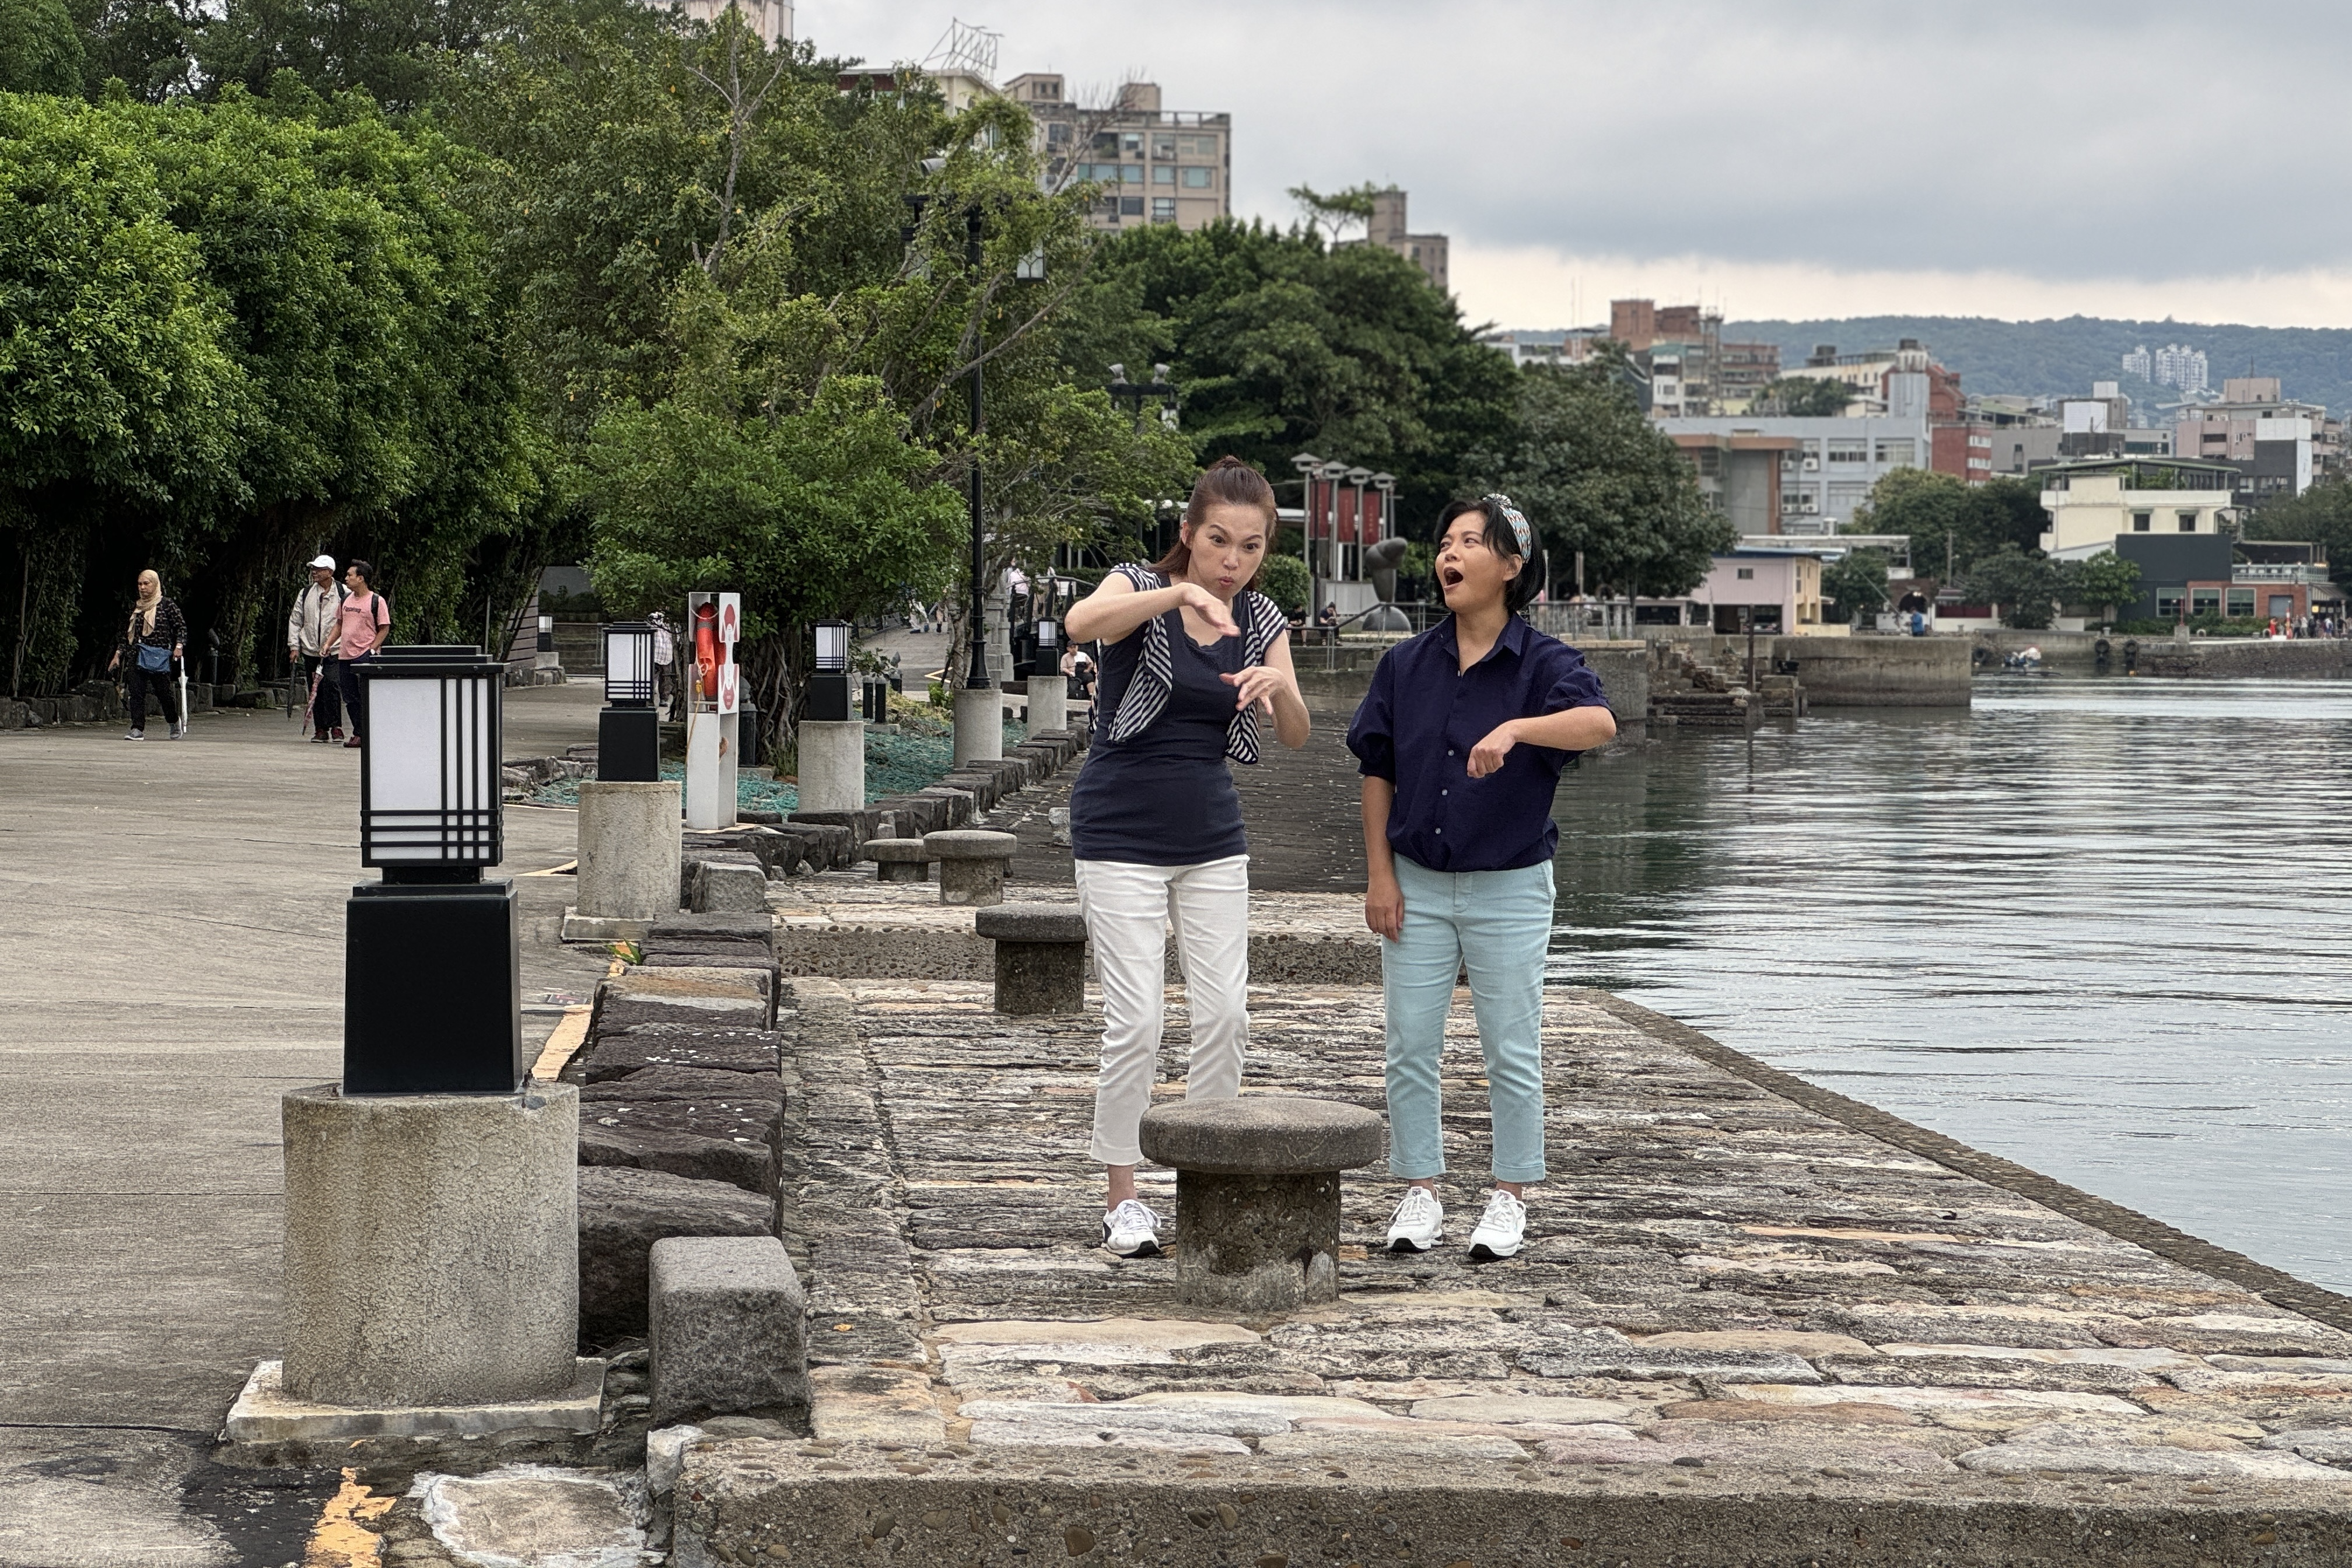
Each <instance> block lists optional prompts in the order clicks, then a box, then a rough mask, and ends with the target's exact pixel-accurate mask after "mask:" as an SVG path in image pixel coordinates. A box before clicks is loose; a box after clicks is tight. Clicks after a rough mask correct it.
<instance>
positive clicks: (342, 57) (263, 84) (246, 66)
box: [194, 0, 506, 110]
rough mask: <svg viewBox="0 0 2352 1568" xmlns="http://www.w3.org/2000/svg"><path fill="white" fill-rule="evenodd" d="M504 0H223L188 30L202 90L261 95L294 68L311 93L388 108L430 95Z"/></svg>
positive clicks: (478, 40)
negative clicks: (363, 98) (363, 97)
mask: <svg viewBox="0 0 2352 1568" xmlns="http://www.w3.org/2000/svg"><path fill="white" fill-rule="evenodd" d="M505 9H506V5H505V0H337V3H336V4H334V5H319V4H317V3H316V0H227V3H226V5H225V6H224V7H223V9H222V11H221V13H220V15H219V16H216V17H214V18H212V19H210V20H209V21H207V22H206V23H205V25H204V26H203V27H202V29H201V31H200V32H198V34H197V35H196V43H195V46H194V54H195V57H196V59H197V60H198V61H199V62H200V64H201V65H202V67H203V74H204V76H205V79H207V88H208V89H209V90H212V91H219V90H221V89H225V88H228V87H232V86H235V87H242V88H244V89H246V90H247V91H248V92H252V93H257V94H259V93H266V92H268V90H269V85H270V82H271V80H272V79H274V78H275V77H276V76H277V74H278V72H279V71H282V70H290V71H293V72H295V73H296V74H297V75H299V77H301V79H303V80H304V81H306V82H308V83H309V84H310V86H312V87H313V88H316V89H319V90H320V91H321V92H327V93H333V92H340V91H342V90H345V89H352V88H357V89H362V90H363V91H365V92H367V93H369V94H370V95H371V96H373V98H374V99H375V100H376V101H377V102H379V103H381V104H383V106H384V107H385V108H386V109H388V110H410V109H415V108H416V107H418V106H419V105H421V104H422V103H424V102H425V100H426V99H427V98H428V97H429V96H430V95H431V93H432V89H433V85H434V82H435V79H436V76H437V74H438V72H439V71H440V69H441V68H442V66H443V64H444V63H445V61H446V60H448V59H450V58H454V57H457V56H460V55H463V54H466V53H468V52H470V51H472V50H474V49H476V48H478V47H480V46H481V44H482V41H483V40H484V38H485V37H488V34H489V32H490V30H491V28H492V27H493V26H495V25H496V24H497V23H498V22H499V19H500V16H501V13H502V12H503V11H504V10H505Z"/></svg>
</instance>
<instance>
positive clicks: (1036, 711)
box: [1029, 675, 1070, 737]
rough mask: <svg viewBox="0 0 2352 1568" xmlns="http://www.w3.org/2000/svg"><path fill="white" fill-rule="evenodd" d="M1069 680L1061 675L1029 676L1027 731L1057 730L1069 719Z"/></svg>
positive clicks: (1033, 733) (1031, 732) (1034, 732)
mask: <svg viewBox="0 0 2352 1568" xmlns="http://www.w3.org/2000/svg"><path fill="white" fill-rule="evenodd" d="M1069 703H1070V681H1069V678H1068V677H1067V676H1063V675H1033V676H1031V677H1030V678H1029V732H1030V734H1031V735H1032V737H1034V735H1035V734H1036V732H1037V731H1040V730H1058V729H1060V728H1061V727H1062V726H1063V725H1064V724H1066V723H1067V722H1068V721H1069Z"/></svg>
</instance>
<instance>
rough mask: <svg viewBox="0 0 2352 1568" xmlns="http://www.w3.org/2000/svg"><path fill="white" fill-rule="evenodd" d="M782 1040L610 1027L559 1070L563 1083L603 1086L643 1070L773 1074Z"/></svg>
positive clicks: (769, 1035)
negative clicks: (697, 1070)
mask: <svg viewBox="0 0 2352 1568" xmlns="http://www.w3.org/2000/svg"><path fill="white" fill-rule="evenodd" d="M783 1038H784V1037H783V1036H782V1035H780V1034H778V1033H776V1032H775V1031H774V1030H772V1029H753V1028H742V1029H730V1028H706V1027H702V1026H698V1025H692V1024H647V1025H643V1026H639V1027H636V1028H633V1029H614V1030H610V1031H607V1032H606V1033H604V1034H602V1035H599V1036H597V1037H596V1039H595V1042H594V1044H593V1045H592V1046H590V1047H589V1048H588V1049H586V1050H584V1051H582V1052H581V1053H579V1054H578V1055H577V1056H575V1057H573V1058H572V1060H571V1062H570V1063H569V1064H568V1065H567V1066H566V1067H565V1068H564V1069H563V1081H564V1082H566V1083H602V1082H606V1081H608V1080H610V1079H620V1078H627V1077H628V1076H629V1075H630V1074H631V1073H637V1072H643V1071H645V1070H646V1068H656V1067H688V1068H708V1069H710V1070H714V1071H718V1072H738V1073H764V1074H768V1075H771V1076H772V1075H774V1074H775V1073H776V1071H777V1070H778V1067H779V1065H780V1063H781V1060H782V1047H783Z"/></svg>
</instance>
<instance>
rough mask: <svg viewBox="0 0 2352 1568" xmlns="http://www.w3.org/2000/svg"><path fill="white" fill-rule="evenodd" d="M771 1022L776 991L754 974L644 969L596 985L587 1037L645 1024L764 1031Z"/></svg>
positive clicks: (765, 976)
mask: <svg viewBox="0 0 2352 1568" xmlns="http://www.w3.org/2000/svg"><path fill="white" fill-rule="evenodd" d="M774 1021H775V989H774V985H773V983H772V977H771V976H770V975H768V974H767V973H763V972H762V971H760V970H757V969H690V968H689V969H652V970H649V969H646V968H643V967H638V968H635V969H631V970H629V971H627V972H626V973H621V974H615V975H613V976H612V977H610V978H609V979H604V980H600V981H598V982H597V983H596V1001H595V1011H594V1012H593V1014H592V1015H591V1017H590V1023H589V1033H590V1035H591V1037H593V1038H596V1039H602V1038H603V1037H604V1036H605V1035H606V1034H608V1033H611V1032H613V1031H615V1030H619V1029H633V1028H637V1027H640V1026H644V1025H646V1024H685V1025H692V1026H703V1027H717V1028H737V1029H765V1028H769V1027H771V1026H772V1025H773V1024H774Z"/></svg>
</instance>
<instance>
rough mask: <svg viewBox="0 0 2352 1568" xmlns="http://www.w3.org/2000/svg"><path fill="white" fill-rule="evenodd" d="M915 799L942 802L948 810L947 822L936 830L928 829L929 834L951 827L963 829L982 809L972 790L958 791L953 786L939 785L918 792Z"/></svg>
mask: <svg viewBox="0 0 2352 1568" xmlns="http://www.w3.org/2000/svg"><path fill="white" fill-rule="evenodd" d="M915 798H916V799H918V800H936V801H939V802H940V803H941V804H942V805H943V806H944V807H945V808H946V811H947V814H948V815H947V820H946V821H945V822H942V823H940V826H938V827H936V828H929V829H926V831H927V832H940V831H942V830H944V829H946V828H950V827H961V826H964V825H965V824H967V823H969V822H971V819H972V817H973V816H976V815H978V813H979V811H980V809H981V807H980V803H979V802H978V801H977V800H975V799H973V798H972V794H971V791H970V790H967V789H958V788H956V787H954V786H953V785H951V784H932V785H930V786H929V787H928V788H925V789H919V790H917V791H916V792H915Z"/></svg>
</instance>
